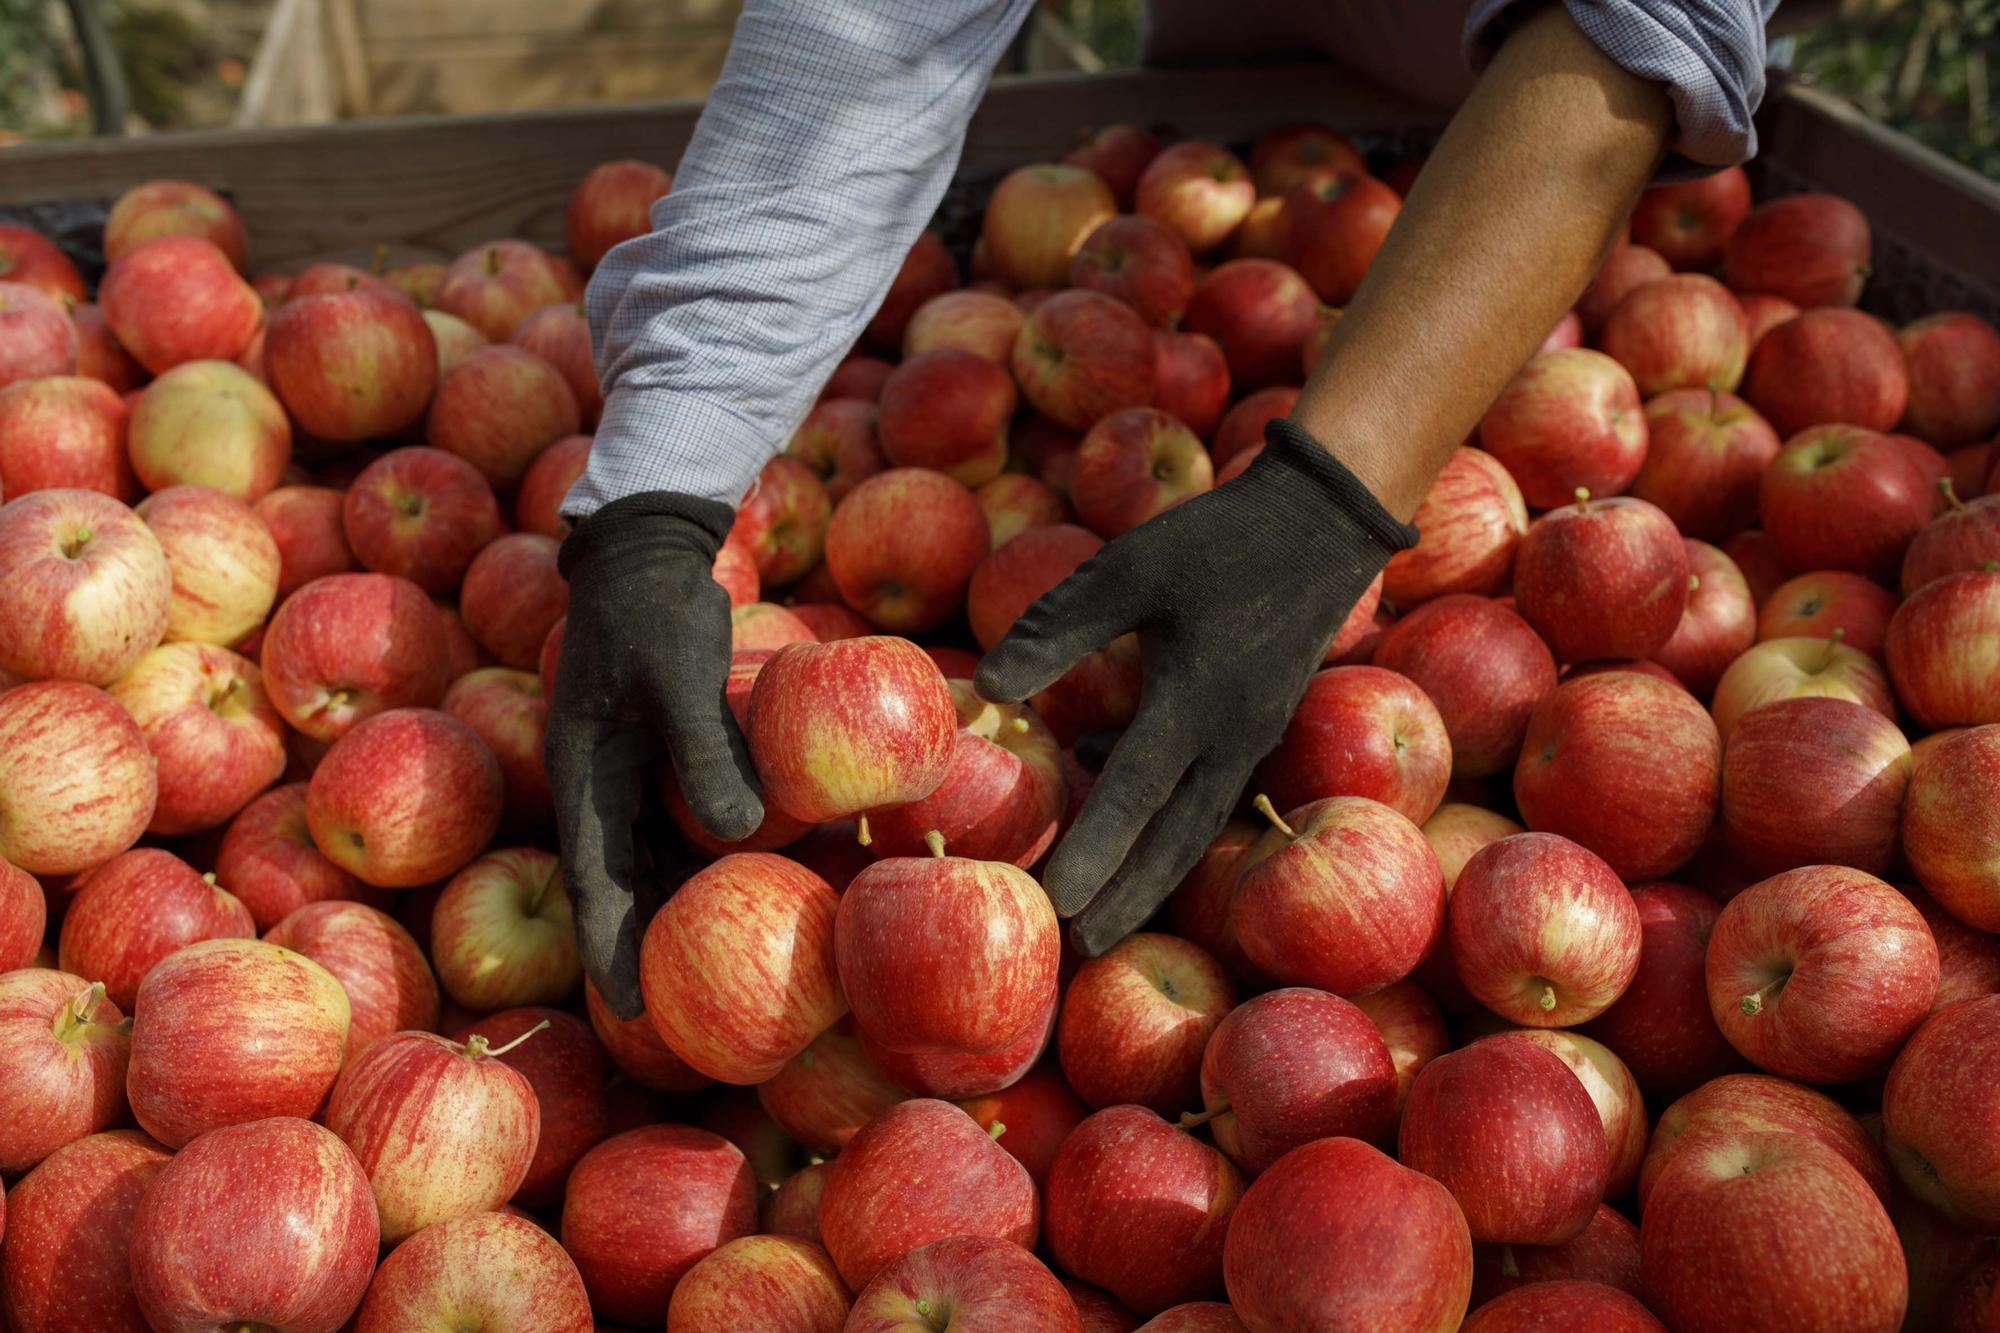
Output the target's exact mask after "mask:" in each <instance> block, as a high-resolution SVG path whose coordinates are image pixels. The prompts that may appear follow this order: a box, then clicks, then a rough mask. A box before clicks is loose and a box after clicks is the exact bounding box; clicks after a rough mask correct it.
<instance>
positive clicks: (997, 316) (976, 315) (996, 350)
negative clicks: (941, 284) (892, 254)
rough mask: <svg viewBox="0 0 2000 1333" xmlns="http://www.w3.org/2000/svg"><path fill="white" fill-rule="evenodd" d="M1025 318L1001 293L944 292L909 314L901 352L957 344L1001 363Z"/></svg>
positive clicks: (908, 354) (1006, 359)
mask: <svg viewBox="0 0 2000 1333" xmlns="http://www.w3.org/2000/svg"><path fill="white" fill-rule="evenodd" d="M1027 319H1028V317H1027V315H1026V314H1024V313H1023V312H1022V310H1021V307H1019V306H1017V305H1015V304H1014V303H1013V302H1012V301H1010V300H1008V299H1007V298H1006V297H1004V296H997V295H995V294H994V293H992V292H979V291H962V292H946V293H944V294H943V295H942V296H933V297H932V298H931V299H930V300H928V301H926V302H924V303H923V305H921V306H920V307H918V309H917V312H916V314H914V315H912V316H911V317H910V326H909V328H908V329H906V330H905V331H904V333H903V355H904V356H905V357H913V356H922V355H923V354H924V353H925V352H930V351H936V350H937V349H939V348H943V347H957V348H962V349H964V350H965V351H968V352H976V353H978V354H979V355H980V356H983V357H985V358H986V359H987V360H988V361H995V362H998V363H999V364H1000V365H1003V366H1004V365H1007V364H1008V363H1009V362H1010V361H1011V359H1012V358H1013V355H1014V340H1015V339H1016V338H1017V337H1018V336H1019V335H1020V332H1021V325H1023V324H1025V323H1026V322H1027ZM891 373H892V372H891V371H884V372H883V379H882V383H884V384H886V383H888V376H889V374H891ZM867 397H868V398H869V400H870V401H876V400H878V399H879V398H880V397H881V394H880V392H879V390H878V392H876V393H872V394H869V395H867Z"/></svg>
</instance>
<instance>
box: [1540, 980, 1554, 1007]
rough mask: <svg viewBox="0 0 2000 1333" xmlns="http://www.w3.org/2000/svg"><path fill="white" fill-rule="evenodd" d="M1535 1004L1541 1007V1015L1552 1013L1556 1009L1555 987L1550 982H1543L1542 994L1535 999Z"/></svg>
mask: <svg viewBox="0 0 2000 1333" xmlns="http://www.w3.org/2000/svg"><path fill="white" fill-rule="evenodd" d="M1535 1003H1536V1004H1537V1005H1539V1006H1540V1007H1541V1011H1542V1012H1543V1013H1545V1014H1546V1013H1550V1012H1553V1011H1554V1009H1555V1007H1556V988H1555V986H1554V985H1553V984H1552V983H1550V982H1546V981H1544V982H1543V983H1542V993H1541V994H1540V995H1538V996H1536V997H1535Z"/></svg>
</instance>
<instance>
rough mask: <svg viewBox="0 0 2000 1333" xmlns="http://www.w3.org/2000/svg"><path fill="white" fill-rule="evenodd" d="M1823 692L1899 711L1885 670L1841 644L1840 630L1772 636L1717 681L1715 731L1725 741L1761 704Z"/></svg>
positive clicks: (1881, 710) (1886, 713)
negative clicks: (1815, 634)
mask: <svg viewBox="0 0 2000 1333" xmlns="http://www.w3.org/2000/svg"><path fill="white" fill-rule="evenodd" d="M1822 695H1823V696H1826V697H1829V698H1834V699H1846V700H1849V701H1850V702H1853V703H1858V704H1865V705H1866V706H1868V707H1869V708H1872V709H1874V710H1875V711H1876V712H1878V713H1880V714H1882V715H1883V716H1884V717H1889V716H1892V715H1893V714H1894V712H1895V700H1894V698H1893V697H1892V696H1891V695H1890V693H1889V681H1888V678H1887V677H1886V676H1885V675H1884V674H1883V672H1882V668H1881V667H1879V666H1877V665H1876V664H1875V660H1874V659H1873V658H1871V657H1869V656H1868V655H1867V654H1866V653H1858V652H1856V651H1854V649H1852V648H1849V647H1847V646H1846V645H1845V644H1843V643H1842V642H1841V641H1840V636H1839V635H1837V634H1836V635H1834V636H1833V637H1831V638H1826V639H1771V640H1769V641H1768V642H1765V643H1760V644H1758V645H1757V646H1756V647H1754V648H1751V649H1750V650H1748V651H1747V652H1745V653H1744V654H1743V655H1742V656H1741V657H1739V658H1737V659H1736V660H1735V661H1734V662H1732V663H1730V666H1729V669H1728V670H1727V671H1725V672H1723V673H1722V679H1721V680H1719V681H1717V682H1716V686H1715V700H1714V703H1713V704H1712V705H1711V706H1710V711H1711V712H1712V713H1713V714H1714V715H1715V726H1716V730H1717V732H1718V733H1719V734H1720V735H1721V737H1722V739H1723V740H1724V741H1727V740H1728V739H1729V737H1730V736H1731V735H1732V734H1734V732H1735V730H1736V724H1737V723H1738V721H1740V720H1741V719H1742V718H1743V717H1744V716H1745V715H1747V714H1749V713H1750V712H1752V711H1754V710H1756V709H1758V708H1762V707H1764V706H1765V705H1767V704H1772V703H1776V702H1778V701H1779V700H1781V699H1796V698H1802V697H1816V696H1822Z"/></svg>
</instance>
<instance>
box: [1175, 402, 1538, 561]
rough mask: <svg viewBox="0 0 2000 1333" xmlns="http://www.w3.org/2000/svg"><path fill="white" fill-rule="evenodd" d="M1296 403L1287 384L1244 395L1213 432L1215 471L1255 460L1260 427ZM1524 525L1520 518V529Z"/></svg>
mask: <svg viewBox="0 0 2000 1333" xmlns="http://www.w3.org/2000/svg"><path fill="white" fill-rule="evenodd" d="M1298 401H1299V390H1298V388H1297V387H1296V386H1294V385H1290V384H1274V385H1272V386H1271V387H1270V388H1268V389H1259V390H1257V391H1256V392H1255V393H1249V394H1245V395H1244V396H1243V397H1242V398H1241V399H1240V400H1238V402H1237V403H1236V405H1235V406H1234V407H1232V408H1230V409H1229V411H1228V412H1227V413H1225V414H1224V416H1223V418H1222V424H1221V425H1219V426H1217V427H1216V428H1215V447H1214V448H1213V449H1211V450H1210V451H1209V452H1210V454H1211V455H1212V456H1213V457H1214V459H1215V465H1216V467H1218V468H1223V467H1226V466H1227V465H1228V464H1230V463H1231V462H1233V461H1235V459H1236V458H1237V457H1238V456H1240V455H1243V454H1248V455H1250V456H1252V457H1255V456H1256V454H1257V453H1258V452H1259V451H1261V450H1262V449H1263V447H1264V427H1265V426H1267V425H1269V424H1270V423H1271V422H1273V421H1275V420H1277V419H1278V418H1279V417H1284V416H1290V415H1291V411H1292V408H1293V407H1295V406H1296V405H1297V404H1298ZM1246 466H1247V465H1246ZM1526 522H1527V520H1526V519H1525V518H1524V519H1523V520H1522V523H1523V525H1524V526H1525V524H1526Z"/></svg>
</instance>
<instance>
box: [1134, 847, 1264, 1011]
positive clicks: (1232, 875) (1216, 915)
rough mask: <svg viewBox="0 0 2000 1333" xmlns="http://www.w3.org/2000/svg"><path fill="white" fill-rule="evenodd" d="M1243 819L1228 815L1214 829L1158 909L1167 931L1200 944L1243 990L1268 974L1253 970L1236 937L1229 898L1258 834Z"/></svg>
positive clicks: (1256, 985) (1261, 982)
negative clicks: (1194, 860) (1197, 856)
mask: <svg viewBox="0 0 2000 1333" xmlns="http://www.w3.org/2000/svg"><path fill="white" fill-rule="evenodd" d="M1260 832H1261V831H1260V830H1259V829H1258V828H1257V826H1256V825H1254V824H1252V823H1250V822H1249V821H1248V820H1243V819H1232V820H1230V821H1229V822H1228V823H1226V824H1224V825H1223V827H1222V832H1220V833H1218V834H1216V836H1215V840H1214V841H1213V842H1211V843H1209V845H1208V847H1207V848H1206V849H1205V850H1204V851H1203V852H1202V854H1201V858H1200V859H1199V860H1197V861H1196V862H1195V863H1194V865H1193V866H1192V867H1191V868H1190V869H1189V870H1188V872H1187V874H1186V875H1185V876H1184V877H1183V878H1182V879H1181V882H1180V885H1179V886H1178V887H1177V888H1175V890H1174V893H1173V896H1172V897H1170V898H1168V899H1167V902H1166V906H1165V907H1163V908H1162V909H1161V911H1162V913H1163V915H1162V916H1161V918H1160V920H1161V923H1162V925H1163V926H1164V927H1165V929H1167V930H1168V931H1170V932H1172V933H1173V934H1175V935H1178V936H1180V937H1181V938H1182V939H1184V940H1187V941H1188V942H1189V943H1191V944H1195V945H1197V946H1199V947H1200V948H1202V949H1203V950H1205V951H1206V952H1207V953H1208V955H1209V956H1210V957H1211V958H1213V959H1214V960H1215V961H1216V962H1218V963H1220V964H1221V965H1222V967H1223V970H1224V971H1225V972H1227V973H1228V975H1229V977H1230V978H1231V979H1232V980H1233V981H1234V982H1235V983H1236V985H1237V987H1238V988H1239V989H1240V990H1243V991H1256V990H1263V989H1265V988H1266V987H1268V986H1269V985H1270V979H1269V978H1268V977H1264V976H1262V975H1261V974H1259V973H1258V971H1257V968H1256V965H1255V964H1253V963H1252V962H1251V961H1250V960H1249V959H1248V958H1247V957H1245V956H1244V953H1243V946H1242V944H1241V943H1240V942H1238V940H1237V938H1236V922H1235V919H1234V917H1233V916H1232V915H1231V912H1230V902H1231V900H1232V899H1233V898H1234V897H1235V895H1236V877H1237V874H1238V872H1239V871H1241V870H1242V868H1243V858H1244V857H1246V856H1248V855H1249V853H1250V848H1251V846H1252V845H1254V844H1255V843H1256V841H1257V839H1258V837H1259V836H1260Z"/></svg>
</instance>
